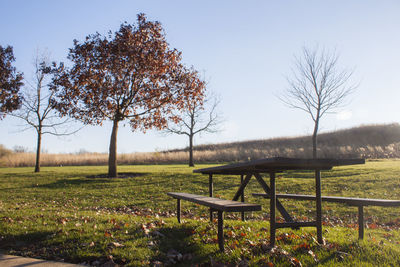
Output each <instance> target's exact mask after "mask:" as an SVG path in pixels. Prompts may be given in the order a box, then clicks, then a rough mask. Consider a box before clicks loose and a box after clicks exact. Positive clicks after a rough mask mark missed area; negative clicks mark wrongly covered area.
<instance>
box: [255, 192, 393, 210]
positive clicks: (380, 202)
mask: <svg viewBox="0 0 400 267" xmlns="http://www.w3.org/2000/svg"><path fill="white" fill-rule="evenodd" d="M253 196H261V197H264V198H269V196H268V194H264V193H253ZM276 197H277V198H286V199H295V200H315V196H312V195H297V194H276ZM321 198H322V201H326V202H336V203H345V204H348V205H350V206H360V205H362V206H382V207H399V206H400V200H391V199H372V198H354V197H334V196H321Z"/></svg>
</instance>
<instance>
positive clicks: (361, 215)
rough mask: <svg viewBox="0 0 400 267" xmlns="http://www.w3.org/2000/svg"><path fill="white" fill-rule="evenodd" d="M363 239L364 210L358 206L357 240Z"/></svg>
mask: <svg viewBox="0 0 400 267" xmlns="http://www.w3.org/2000/svg"><path fill="white" fill-rule="evenodd" d="M363 238H364V210H363V206H362V205H360V206H358V239H363Z"/></svg>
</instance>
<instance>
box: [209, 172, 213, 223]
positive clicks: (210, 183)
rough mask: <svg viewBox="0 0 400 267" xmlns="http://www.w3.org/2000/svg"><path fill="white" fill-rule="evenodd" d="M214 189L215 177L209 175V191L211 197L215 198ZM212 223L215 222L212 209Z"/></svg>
mask: <svg viewBox="0 0 400 267" xmlns="http://www.w3.org/2000/svg"><path fill="white" fill-rule="evenodd" d="M213 187H214V186H213V177H212V174H209V175H208V191H209V194H210V197H213V190H214V188H213ZM210 221H211V222H212V221H213V210H212V208H210Z"/></svg>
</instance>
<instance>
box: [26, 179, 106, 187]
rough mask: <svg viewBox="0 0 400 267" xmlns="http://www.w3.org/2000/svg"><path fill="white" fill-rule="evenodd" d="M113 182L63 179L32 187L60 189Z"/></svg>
mask: <svg viewBox="0 0 400 267" xmlns="http://www.w3.org/2000/svg"><path fill="white" fill-rule="evenodd" d="M111 182H113V180H112V179H108V178H107V179H85V178H81V179H61V180H57V181H55V182H53V183H49V184H41V185H35V186H31V187H35V188H46V189H60V188H65V187H71V186H82V185H93V184H104V183H111Z"/></svg>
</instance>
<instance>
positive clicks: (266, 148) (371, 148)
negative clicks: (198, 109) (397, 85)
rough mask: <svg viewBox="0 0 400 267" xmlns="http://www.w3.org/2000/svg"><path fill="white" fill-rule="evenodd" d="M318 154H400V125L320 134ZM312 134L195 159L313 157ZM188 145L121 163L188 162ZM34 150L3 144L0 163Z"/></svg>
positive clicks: (49, 158)
mask: <svg viewBox="0 0 400 267" xmlns="http://www.w3.org/2000/svg"><path fill="white" fill-rule="evenodd" d="M318 146H319V147H318V149H319V151H318V156H319V157H325V158H328V157H333V158H366V159H379V158H400V125H399V124H398V123H394V124H385V125H366V126H359V127H355V128H351V129H345V130H339V131H334V132H329V133H322V134H320V135H319V144H318ZM311 147H312V145H311V136H299V137H284V138H271V139H262V140H250V141H242V142H232V143H223V144H208V145H200V146H195V148H194V159H195V163H225V162H236V161H244V160H250V159H259V158H267V157H276V156H281V157H297V158H307V157H311V155H312V152H311ZM187 151H188V149H187V148H186V149H175V150H169V151H162V152H141V153H128V154H120V155H118V164H119V165H131V164H171V163H186V162H187V160H188V152H187ZM107 162H108V154H106V153H75V154H47V153H43V154H42V166H77V165H86V166H87V165H107ZM34 164H35V154H34V153H15V152H14V153H13V152H11V151H10V150H8V149H6V148H4V146H1V145H0V166H2V167H6V166H7V167H25V166H34Z"/></svg>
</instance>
